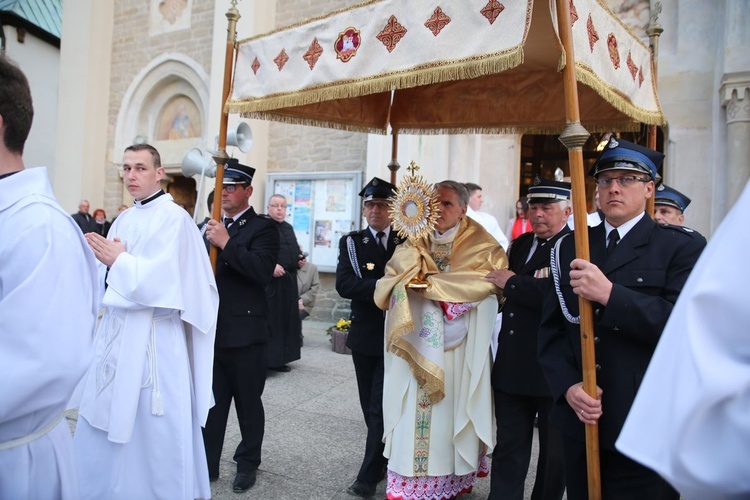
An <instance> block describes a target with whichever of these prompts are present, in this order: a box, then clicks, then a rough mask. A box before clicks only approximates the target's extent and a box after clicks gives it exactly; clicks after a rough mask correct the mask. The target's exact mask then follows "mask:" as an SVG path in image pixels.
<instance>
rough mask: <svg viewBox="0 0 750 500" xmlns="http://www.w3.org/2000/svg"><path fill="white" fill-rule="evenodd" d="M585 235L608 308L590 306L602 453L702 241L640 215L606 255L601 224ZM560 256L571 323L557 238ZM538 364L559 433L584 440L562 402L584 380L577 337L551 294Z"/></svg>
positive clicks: (570, 243)
mask: <svg viewBox="0 0 750 500" xmlns="http://www.w3.org/2000/svg"><path fill="white" fill-rule="evenodd" d="M588 231H589V245H590V249H591V250H590V251H591V262H592V263H594V264H596V265H597V266H598V267H599V269H601V270H602V272H603V273H604V274H605V275H606V276H607V278H608V279H609V280H610V281H611V282H612V283H613V287H612V293H611V295H610V298H609V301H608V304H607V306H606V307H605V306H603V305H601V304H598V303H592V307H593V310H594V336H595V337H594V341H595V352H596V377H597V385H598V386H599V387H601V389H602V390H603V395H602V411H603V415H602V417H601V418H600V419H599V423H598V425H597V426H598V428H599V440H600V445H601V446H602V447H606V448H609V449H614V443H615V440H616V439H617V436H618V435H619V433H620V429H621V428H622V425H623V423H624V422H625V417H627V414H628V411H629V410H630V406H631V405H632V403H633V399H634V398H635V394H636V392H637V391H638V387H639V386H640V384H641V380H642V379H643V375H644V374H645V372H646V367H647V366H648V363H649V361H650V360H651V355H652V354H653V352H654V349H655V348H656V344H657V342H658V341H659V338H660V337H661V332H662V330H663V329H664V325H665V324H666V322H667V319H668V318H669V315H670V313H671V312H672V307H673V306H674V303H675V302H676V301H677V297H678V295H679V293H680V291H681V290H682V287H683V285H684V284H685V281H686V280H687V278H688V275H689V274H690V271H691V270H692V269H693V265H694V264H695V262H696V260H697V259H698V256H699V255H700V253H701V251H702V250H703V248H704V247H705V245H706V239H705V238H704V237H703V236H701V235H700V234H698V233H696V232H694V231H692V230H690V229H687V228H682V227H678V226H671V225H667V224H663V225H660V224H656V223H655V222H654V221H653V220H652V219H651V218H650V217H648V215H646V216H644V217H643V218H642V219H641V220H640V221H639V222H638V223H637V224H636V225H635V226H634V227H633V228H632V229H631V230H630V231H629V232H628V233H627V234H626V235H625V236H624V237H623V238H622V239H621V240H620V242H619V243H618V245H617V246H616V247H615V250H614V251H613V252H612V254H611V255H610V256H607V253H606V245H605V238H606V234H605V233H606V229H605V225H604V224H600V225H598V226H595V227H592V228H589V229H588ZM559 251H560V258H559V262H560V290H561V292H562V295H563V298H564V299H565V303H566V304H567V307H568V309H569V311H570V313H571V314H572V315H573V316H578V296H577V295H576V294H574V293H573V289H572V287H571V286H570V274H569V273H570V262H571V261H572V260H573V259H574V258H575V248H574V238H573V237H572V236H568V237H566V238H564V239H563V240H562V242H561V244H560V247H559ZM539 361H540V363H541V365H542V368H543V370H544V373H545V376H546V378H547V382H548V383H549V387H550V390H551V392H552V396H553V398H554V399H555V401H556V403H557V407H556V418H558V420H559V421H560V423H561V426H562V430H563V432H565V433H566V434H567V435H568V436H570V437H572V438H577V439H580V440H581V441H583V440H584V425H583V424H582V423H581V422H580V421H579V420H578V417H577V415H575V413H574V411H573V410H572V409H571V407H570V406H569V405H568V403H567V401H566V399H565V393H566V391H567V390H568V388H569V387H571V386H572V385H574V384H577V383H579V382H581V381H582V380H583V379H582V375H581V342H580V331H579V327H578V325H577V324H573V323H570V322H568V321H567V320H566V319H565V317H564V316H563V313H562V309H561V307H560V303H559V301H558V297H557V296H556V294H555V290H554V287H550V289H549V290H548V291H547V293H546V294H545V299H544V308H543V313H542V324H541V325H540V329H539ZM665 390H666V391H668V390H669V389H668V388H665ZM662 403H663V402H662Z"/></svg>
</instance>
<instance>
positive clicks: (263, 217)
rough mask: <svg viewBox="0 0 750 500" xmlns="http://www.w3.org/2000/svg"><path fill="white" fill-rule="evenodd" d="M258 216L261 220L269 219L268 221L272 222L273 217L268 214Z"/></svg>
mask: <svg viewBox="0 0 750 500" xmlns="http://www.w3.org/2000/svg"><path fill="white" fill-rule="evenodd" d="M257 215H258V217H260V218H261V219H268V220H271V216H270V215H268V214H257Z"/></svg>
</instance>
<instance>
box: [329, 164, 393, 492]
mask: <svg viewBox="0 0 750 500" xmlns="http://www.w3.org/2000/svg"><path fill="white" fill-rule="evenodd" d="M395 189H396V186H394V185H393V184H391V183H389V182H386V181H384V180H382V179H378V178H377V177H375V178H373V179H372V180H371V181H370V182H369V183H368V184H367V185H366V186H365V187H364V189H363V190H362V191H361V192H360V193H359V195H360V196H361V197H362V201H363V202H364V209H363V211H364V215H365V219H366V220H367V225H368V227H367V228H365V229H363V230H362V231H355V232H352V233H349V234H348V235H346V236H344V237H343V238H341V241H340V242H339V262H338V266H337V267H336V291H337V292H338V293H339V295H341V296H342V297H344V298H347V299H352V302H351V308H352V314H351V317H350V319H351V321H352V324H351V327H350V328H349V335H348V336H347V341H346V346H347V347H348V348H349V349H351V351H352V361H353V362H354V371H355V372H356V374H357V387H358V388H359V403H360V405H361V406H362V413H363V414H364V417H365V423H366V424H367V443H366V445H365V457H364V460H363V461H362V466H361V467H360V469H359V473H358V474H357V480H356V481H355V482H354V484H352V485H351V486H350V487H349V489H348V490H347V492H348V493H349V494H351V495H355V496H358V497H362V498H369V497H371V496H372V495H373V494H374V493H375V488H376V486H377V484H378V482H379V481H380V480H381V479H383V477H384V476H383V474H384V472H385V467H386V459H385V457H383V446H384V445H383V441H382V439H383V349H384V339H383V335H384V333H383V332H384V326H385V325H384V322H385V315H384V312H383V311H381V310H380V309H379V308H378V307H377V306H376V305H375V302H374V300H373V294H374V293H375V284H376V283H377V281H378V279H380V278H382V277H383V274H385V264H386V262H388V260H389V259H390V258H391V257H392V256H393V252H394V250H395V249H396V245H398V244H399V243H401V242H402V241H403V240H402V239H401V238H399V237H398V235H397V234H396V232H395V231H394V230H393V229H392V228H391V227H390V226H391V219H390V218H389V216H388V201H387V199H388V197H390V196H391V195H393V191H394V190H395Z"/></svg>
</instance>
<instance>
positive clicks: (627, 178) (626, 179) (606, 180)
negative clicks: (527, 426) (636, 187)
mask: <svg viewBox="0 0 750 500" xmlns="http://www.w3.org/2000/svg"><path fill="white" fill-rule="evenodd" d="M650 180H651V179H649V178H648V177H637V176H635V175H623V176H622V177H601V178H599V179H597V180H596V185H597V186H599V187H603V188H606V187H609V186H611V185H612V182H614V181H617V183H618V184H619V185H620V186H622V187H629V186H632V185H633V184H635V183H636V182H648V181H650Z"/></svg>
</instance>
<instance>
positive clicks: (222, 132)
mask: <svg viewBox="0 0 750 500" xmlns="http://www.w3.org/2000/svg"><path fill="white" fill-rule="evenodd" d="M226 16H227V21H228V27H227V47H226V53H225V55H224V88H223V89H222V93H221V120H220V121H219V148H218V151H217V152H216V154H215V155H214V157H213V158H214V161H215V162H216V186H215V188H214V197H215V199H216V202H214V208H213V211H212V212H211V218H212V219H214V220H221V190H222V189H223V186H224V165H225V164H226V163H227V162H228V161H229V155H228V154H227V122H228V120H229V114H228V113H227V112H226V110H225V106H224V105H225V103H226V102H227V99H228V98H229V89H230V88H231V86H232V69H233V64H232V63H233V62H234V46H235V42H236V40H235V39H236V35H237V32H236V28H237V21H239V19H240V12H239V11H238V10H237V0H232V5H231V6H230V7H229V10H228V11H227V14H226ZM209 258H210V259H211V268H212V269H213V270H214V274H216V261H217V260H218V258H219V249H218V248H217V247H215V246H213V245H210V251H209Z"/></svg>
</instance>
